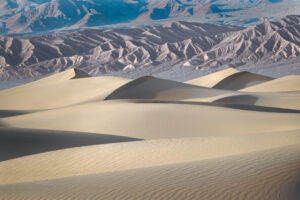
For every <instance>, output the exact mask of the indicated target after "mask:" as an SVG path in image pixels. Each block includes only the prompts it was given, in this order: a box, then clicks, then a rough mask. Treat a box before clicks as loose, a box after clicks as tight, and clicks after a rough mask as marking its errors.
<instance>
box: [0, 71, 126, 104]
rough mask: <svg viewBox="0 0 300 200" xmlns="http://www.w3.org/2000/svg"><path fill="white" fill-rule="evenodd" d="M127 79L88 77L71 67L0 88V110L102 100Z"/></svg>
mask: <svg viewBox="0 0 300 200" xmlns="http://www.w3.org/2000/svg"><path fill="white" fill-rule="evenodd" d="M129 81H130V79H126V78H120V77H109V76H102V77H90V76H89V75H88V74H86V73H84V72H82V71H80V70H78V69H70V70H66V71H64V72H60V73H57V74H54V75H51V76H49V77H46V78H43V79H40V80H37V81H34V82H31V83H28V84H24V85H21V86H18V87H15V88H10V89H7V90H3V91H0V99H1V104H0V110H45V109H54V108H59V107H65V106H70V105H74V104H78V103H83V102H87V101H93V100H95V99H96V100H97V99H98V100H103V99H104V98H105V97H106V96H107V95H109V94H110V93H111V92H112V91H113V90H115V89H116V88H118V87H120V86H122V85H123V84H125V83H127V82H129Z"/></svg>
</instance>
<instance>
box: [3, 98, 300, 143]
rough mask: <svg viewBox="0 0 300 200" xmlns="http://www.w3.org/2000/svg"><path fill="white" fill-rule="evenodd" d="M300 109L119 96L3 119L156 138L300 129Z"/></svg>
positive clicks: (12, 122)
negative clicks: (117, 97)
mask: <svg viewBox="0 0 300 200" xmlns="http://www.w3.org/2000/svg"><path fill="white" fill-rule="evenodd" d="M250 107H251V106H250ZM254 111H255V112H254ZM299 112H300V111H296V112H295V111H294V110H284V109H275V110H273V109H265V108H264V107H257V106H252V109H251V108H248V107H246V108H244V107H243V106H237V107H232V106H230V107H228V106H226V105H224V106H214V104H211V105H208V104H201V103H191V102H162V101H161V102H156V101H120V100H116V101H104V102H97V103H86V104H83V105H77V106H72V107H67V108H63V109H56V110H50V111H43V112H38V113H33V114H27V115H21V116H17V117H10V118H3V119H0V122H1V123H3V124H4V125H8V126H11V127H16V128H35V129H50V130H67V131H83V132H84V131H86V132H92V133H103V134H111V133H113V134H116V135H120V136H126V137H136V138H143V139H154V138H174V137H191V136H193V137H197V136H209V135H224V134H230V135H234V134H251V133H256V132H266V131H282V130H293V129H300V123H299V120H300V115H299ZM217 113H219V114H217ZM225 116H226V117H225ZM215 124H218V126H216V125H215Z"/></svg>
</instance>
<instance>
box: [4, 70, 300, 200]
mask: <svg viewBox="0 0 300 200" xmlns="http://www.w3.org/2000/svg"><path fill="white" fill-rule="evenodd" d="M299 81H300V77H299V76H287V77H283V78H279V79H273V78H271V77H266V76H262V75H259V74H253V73H249V72H240V71H238V70H236V69H232V68H229V69H225V70H223V71H219V72H216V73H214V74H210V75H207V76H203V77H200V78H197V79H193V80H190V81H187V82H186V83H180V82H174V81H169V80H164V79H158V78H155V77H141V78H139V79H136V80H131V79H124V78H119V77H108V76H107V77H90V76H89V75H88V74H85V73H84V72H82V71H80V70H77V69H70V70H67V71H64V72H61V73H58V74H55V75H52V76H49V77H46V78H44V79H40V80H37V81H34V82H31V83H28V84H25V85H21V86H18V87H15V88H10V89H7V90H3V91H0V199H105V200H106V199H120V200H123V199H209V200H210V199H211V200H214V199H220V200H221V199H222V200H225V199H228V200H231V199H249V200H252V199H267V200H276V199H278V200H282V199H286V200H290V199H291V200H297V199H300V187H299V185H300V82H299Z"/></svg>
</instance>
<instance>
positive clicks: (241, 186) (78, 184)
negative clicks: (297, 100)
mask: <svg viewBox="0 0 300 200" xmlns="http://www.w3.org/2000/svg"><path fill="white" fill-rule="evenodd" d="M179 152H180V151H179ZM299 155H300V149H299V145H291V146H286V147H281V148H274V149H270V150H263V151H256V152H252V153H247V154H238V155H235V156H230V157H221V158H216V159H208V160H200V161H195V162H188V163H178V164H170V165H165V166H157V167H150V168H139V169H133V170H126V171H119V172H113V173H100V174H91V175H86V176H74V177H69V178H63V179H55V180H48V181H40V182H39V181H38V182H29V183H23V184H10V185H0V191H1V196H2V197H4V198H6V199H20V198H27V199H92V198H95V199H105V200H107V199H160V198H164V199H195V200H196V199H207V200H216V199H217V200H232V199H244V200H252V199H265V200H274V199H280V200H282V199H286V200H297V199H298V197H299V190H298V183H299V180H300V162H299V160H300V157H299Z"/></svg>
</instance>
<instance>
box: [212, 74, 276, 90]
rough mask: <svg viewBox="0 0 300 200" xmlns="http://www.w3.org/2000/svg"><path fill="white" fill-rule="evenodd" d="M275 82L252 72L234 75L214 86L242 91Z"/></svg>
mask: <svg viewBox="0 0 300 200" xmlns="http://www.w3.org/2000/svg"><path fill="white" fill-rule="evenodd" d="M270 80H273V78H271V77H267V76H263V75H258V74H253V73H250V72H238V73H234V74H232V75H230V76H228V77H226V78H224V79H222V80H221V81H220V82H218V83H217V84H216V85H214V86H213V88H216V89H224V90H240V89H243V88H246V87H249V86H253V85H256V84H259V83H263V82H266V81H270Z"/></svg>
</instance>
